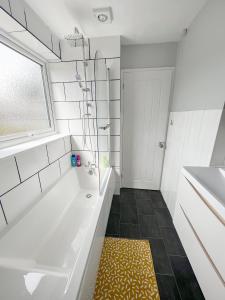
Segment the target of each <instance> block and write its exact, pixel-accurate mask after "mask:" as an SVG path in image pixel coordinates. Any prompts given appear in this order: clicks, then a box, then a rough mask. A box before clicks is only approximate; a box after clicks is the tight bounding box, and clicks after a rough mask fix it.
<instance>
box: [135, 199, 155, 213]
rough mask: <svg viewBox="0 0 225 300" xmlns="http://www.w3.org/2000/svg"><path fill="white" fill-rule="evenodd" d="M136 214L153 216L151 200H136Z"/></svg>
mask: <svg viewBox="0 0 225 300" xmlns="http://www.w3.org/2000/svg"><path fill="white" fill-rule="evenodd" d="M136 205H137V212H138V214H143V215H153V214H154V211H153V207H152V202H151V200H145V199H136Z"/></svg>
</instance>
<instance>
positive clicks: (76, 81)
mask: <svg viewBox="0 0 225 300" xmlns="http://www.w3.org/2000/svg"><path fill="white" fill-rule="evenodd" d="M76 72H77V71H76ZM108 81H109V82H111V81H121V80H120V78H114V79H110V80H107V79H96V80H94V79H93V80H86V82H87V83H91V82H93V83H95V82H108ZM78 82H82V83H84V82H85V81H84V80H81V81H78V80H66V81H65V80H62V81H51V84H54V83H55V84H57V83H58V84H59V83H78Z"/></svg>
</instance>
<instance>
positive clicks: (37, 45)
mask: <svg viewBox="0 0 225 300" xmlns="http://www.w3.org/2000/svg"><path fill="white" fill-rule="evenodd" d="M0 8H3V10H5V11H6V12H7V14H6V13H5V12H4V11H2V10H1V16H2V18H4V22H3V23H2V29H3V30H4V31H6V32H8V33H9V34H10V35H12V36H14V37H16V38H17V39H18V40H19V41H21V42H23V43H24V44H25V45H26V46H27V47H28V48H30V49H32V50H33V51H35V52H36V53H39V54H40V55H41V56H43V57H44V58H46V59H51V60H59V58H60V56H61V51H60V45H59V39H58V37H57V36H56V35H54V34H53V33H52V32H51V31H50V29H49V28H48V26H46V24H45V23H44V22H43V21H42V19H41V18H40V17H39V16H38V15H37V14H36V13H35V12H34V11H33V9H31V7H30V6H29V5H28V4H27V3H26V2H25V1H23V0H20V1H18V0H0ZM11 16H12V17H11ZM13 28H14V29H13Z"/></svg>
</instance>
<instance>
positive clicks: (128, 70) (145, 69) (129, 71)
mask: <svg viewBox="0 0 225 300" xmlns="http://www.w3.org/2000/svg"><path fill="white" fill-rule="evenodd" d="M166 70H169V71H171V75H172V77H171V78H172V79H171V89H170V99H169V107H168V108H169V110H168V117H167V124H168V121H169V116H170V108H171V103H172V98H173V91H174V73H175V72H174V71H175V67H159V68H155V67H154V68H151V67H150V68H149V67H147V68H131V69H122V70H121V85H120V96H121V99H120V113H121V115H120V187H123V174H124V170H123V148H124V147H123V132H124V74H125V73H135V72H143V71H166ZM167 133H168V126H167V128H166V140H167ZM164 159H165V151H164V155H163V165H164ZM162 170H163V167H162ZM161 182H162V171H161V175H160V187H161Z"/></svg>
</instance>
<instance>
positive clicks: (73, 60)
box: [49, 56, 121, 64]
mask: <svg viewBox="0 0 225 300" xmlns="http://www.w3.org/2000/svg"><path fill="white" fill-rule="evenodd" d="M120 58H121V57H120V56H115V57H114V56H112V57H102V58H90V59H88V60H87V61H89V60H91V61H93V60H94V61H95V60H102V59H106V60H107V59H120ZM77 61H78V62H83V59H70V60H69V59H68V60H61V61H49V63H50V64H57V63H71V62H74V63H75V62H77Z"/></svg>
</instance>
